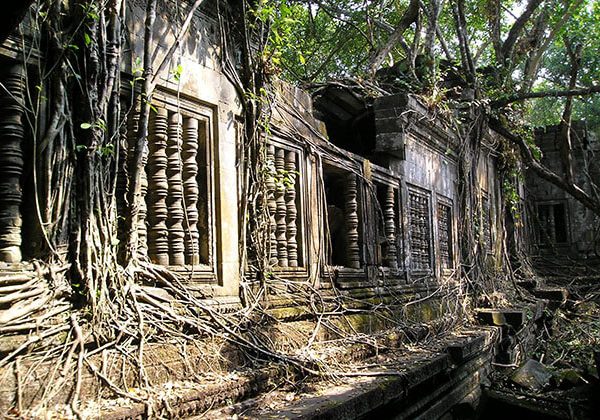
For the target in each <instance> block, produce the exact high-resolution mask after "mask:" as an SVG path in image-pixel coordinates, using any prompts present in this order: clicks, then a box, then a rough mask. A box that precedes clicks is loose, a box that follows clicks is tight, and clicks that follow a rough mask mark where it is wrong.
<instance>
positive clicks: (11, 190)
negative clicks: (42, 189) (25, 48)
mask: <svg viewBox="0 0 600 420" xmlns="http://www.w3.org/2000/svg"><path fill="white" fill-rule="evenodd" d="M2 82H3V83H4V87H5V88H6V90H8V92H7V91H6V90H5V89H0V261H3V262H9V263H13V262H19V261H21V258H22V256H21V225H22V219H21V212H20V209H19V207H20V205H21V200H22V189H21V175H22V174H23V148H22V141H23V135H24V131H23V122H22V117H23V94H24V90H25V80H24V69H23V66H21V65H19V64H13V65H11V66H10V67H9V68H8V69H7V71H6V73H5V75H4V80H3V81H2Z"/></svg>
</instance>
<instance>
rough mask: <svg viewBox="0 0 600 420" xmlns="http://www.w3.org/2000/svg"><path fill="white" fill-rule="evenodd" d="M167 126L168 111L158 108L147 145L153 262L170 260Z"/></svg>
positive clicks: (149, 245) (158, 262) (151, 121)
mask: <svg viewBox="0 0 600 420" xmlns="http://www.w3.org/2000/svg"><path fill="white" fill-rule="evenodd" d="M167 127H168V112H167V110H166V109H164V108H158V109H157V110H156V112H153V113H152V114H151V117H150V127H149V137H148V148H149V153H150V156H149V162H148V176H149V184H150V188H149V190H150V193H149V195H148V225H149V230H148V248H149V249H148V255H149V257H150V259H151V260H152V262H154V263H156V264H160V265H168V264H169V240H168V233H167V223H166V222H167V214H168V211H167V202H166V199H167V193H168V189H169V183H168V181H167V151H166V148H167Z"/></svg>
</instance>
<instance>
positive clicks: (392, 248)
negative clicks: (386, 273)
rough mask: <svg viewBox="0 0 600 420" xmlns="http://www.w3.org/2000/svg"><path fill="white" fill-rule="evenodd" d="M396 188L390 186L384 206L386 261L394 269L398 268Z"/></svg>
mask: <svg viewBox="0 0 600 420" xmlns="http://www.w3.org/2000/svg"><path fill="white" fill-rule="evenodd" d="M395 201H396V200H395V194H394V188H393V187H391V186H388V188H387V191H386V195H385V206H384V212H383V215H384V218H385V220H384V228H385V237H386V239H387V244H388V246H387V253H386V255H385V262H386V265H387V266H388V267H390V268H391V269H393V270H397V269H398V259H397V249H396V206H395Z"/></svg>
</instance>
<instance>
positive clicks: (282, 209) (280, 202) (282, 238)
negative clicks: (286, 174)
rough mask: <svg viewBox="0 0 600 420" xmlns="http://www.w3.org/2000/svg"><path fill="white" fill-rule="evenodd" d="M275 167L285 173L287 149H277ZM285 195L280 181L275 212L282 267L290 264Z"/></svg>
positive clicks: (278, 252) (276, 194)
mask: <svg viewBox="0 0 600 420" xmlns="http://www.w3.org/2000/svg"><path fill="white" fill-rule="evenodd" d="M275 169H276V170H277V174H278V175H281V174H283V171H284V170H285V151H284V150H283V149H279V148H277V149H275ZM284 195H285V186H284V185H282V183H280V185H277V187H276V188H275V203H276V205H277V210H276V212H275V223H276V225H277V227H276V230H275V236H276V237H277V259H278V260H279V266H280V267H287V266H288V252H287V225H286V221H285V218H286V213H287V207H286V204H285V197H284Z"/></svg>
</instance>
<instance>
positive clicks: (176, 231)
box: [167, 113, 185, 265]
mask: <svg viewBox="0 0 600 420" xmlns="http://www.w3.org/2000/svg"><path fill="white" fill-rule="evenodd" d="M181 123H182V121H181V115H180V114H177V113H172V114H170V115H169V126H168V141H167V161H168V166H167V179H168V183H169V190H168V196H167V209H168V217H167V228H168V239H169V264H170V265H183V264H184V263H185V243H184V238H185V232H184V229H183V219H184V211H183V183H182V165H181V154H180V153H181V147H182V141H181V137H182V124H181Z"/></svg>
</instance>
